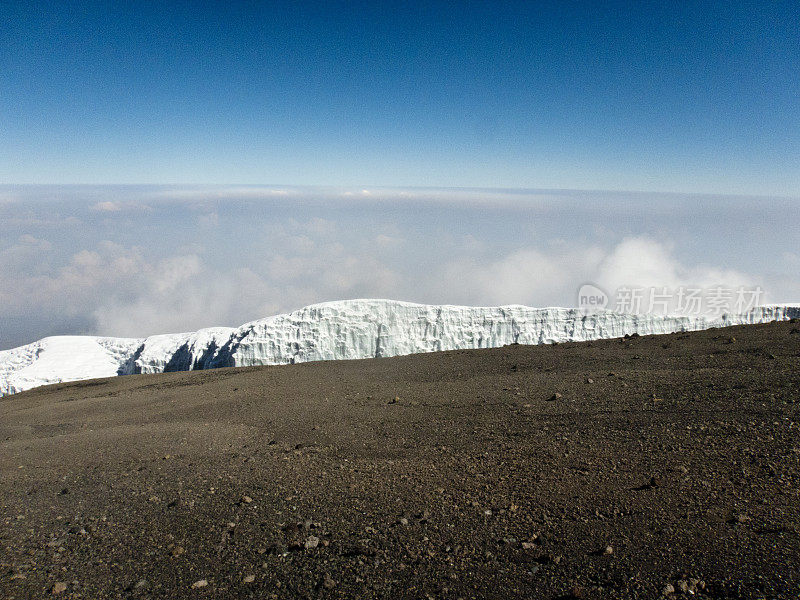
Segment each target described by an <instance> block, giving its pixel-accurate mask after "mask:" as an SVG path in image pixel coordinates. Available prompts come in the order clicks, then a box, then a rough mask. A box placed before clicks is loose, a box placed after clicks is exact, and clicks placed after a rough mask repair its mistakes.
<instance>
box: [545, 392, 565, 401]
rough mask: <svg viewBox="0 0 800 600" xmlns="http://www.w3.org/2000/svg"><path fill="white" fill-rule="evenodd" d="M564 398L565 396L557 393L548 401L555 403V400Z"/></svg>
mask: <svg viewBox="0 0 800 600" xmlns="http://www.w3.org/2000/svg"><path fill="white" fill-rule="evenodd" d="M562 397H563V396H562V395H561V394H559V393H558V392H556V393H555V394H553V395H552V396H550V398H548V400H549V401H550V402H553V401H554V400H561V398H562Z"/></svg>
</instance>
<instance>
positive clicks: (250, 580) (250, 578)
mask: <svg viewBox="0 0 800 600" xmlns="http://www.w3.org/2000/svg"><path fill="white" fill-rule="evenodd" d="M255 580H256V576H255V575H248V576H246V577H245V578H244V579H242V581H243V582H244V583H253V582H254V581H255Z"/></svg>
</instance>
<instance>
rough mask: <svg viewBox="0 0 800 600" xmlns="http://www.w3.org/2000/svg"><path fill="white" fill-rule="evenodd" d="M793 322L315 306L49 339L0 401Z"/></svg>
mask: <svg viewBox="0 0 800 600" xmlns="http://www.w3.org/2000/svg"><path fill="white" fill-rule="evenodd" d="M798 317H800V304H791V305H781V306H777V305H773V306H760V307H756V308H754V309H752V310H750V311H748V312H746V313H741V314H723V315H721V316H719V317H716V318H707V317H702V316H698V317H688V316H658V315H630V314H620V313H614V312H611V311H600V312H597V313H593V314H589V315H584V314H583V313H581V312H580V311H579V310H577V309H567V308H530V307H527V306H519V305H514V306H498V307H469V306H449V305H442V306H434V305H425V304H412V303H410V302H398V301H392V300H345V301H339V302H326V303H323V304H315V305H312V306H307V307H306V308H303V309H300V310H297V311H295V312H292V313H288V314H284V315H276V316H274V317H268V318H266V319H260V320H258V321H253V322H251V323H247V324H245V325H242V326H241V327H239V328H236V329H231V328H227V327H214V328H209V329H201V330H199V331H196V332H192V333H183V334H167V335H155V336H151V337H148V338H145V339H125V338H108V337H90V336H59V337H49V338H45V339H42V340H39V341H38V342H34V343H32V344H28V345H26V346H21V347H19V348H14V349H12V350H5V351H2V352H0V396H2V395H6V394H13V393H16V392H21V391H23V390H27V389H30V388H33V387H37V386H40V385H46V384H50V383H59V382H63V381H77V380H82V379H93V378H98V377H111V376H114V375H133V374H137V373H162V372H166V371H187V370H195V369H213V368H217V367H233V366H252V365H280V364H291V363H299V362H308V361H314V360H339V359H355V358H373V357H388V356H398V355H403V354H414V353H420V352H435V351H439V350H458V349H471V348H493V347H498V346H503V345H505V344H511V343H519V344H546V343H552V342H567V341H587V340H595V339H602V338H615V337H622V336H623V335H625V334H633V333H638V334H640V335H648V334H658V333H672V332H676V331H693V330H699V329H707V328H710V327H724V326H728V325H741V324H751V323H766V322H769V321H775V320H786V319H790V318H798Z"/></svg>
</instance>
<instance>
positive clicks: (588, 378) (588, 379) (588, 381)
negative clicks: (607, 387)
mask: <svg viewBox="0 0 800 600" xmlns="http://www.w3.org/2000/svg"><path fill="white" fill-rule="evenodd" d="M586 383H594V379H592V378H591V377H587V378H586Z"/></svg>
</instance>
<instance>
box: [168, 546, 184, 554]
mask: <svg viewBox="0 0 800 600" xmlns="http://www.w3.org/2000/svg"><path fill="white" fill-rule="evenodd" d="M184 552H186V550H185V549H184V547H183V546H175V547H174V548H173V549H172V550H171V551H170V554H172V556H180V555H181V554H183V553H184Z"/></svg>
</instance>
